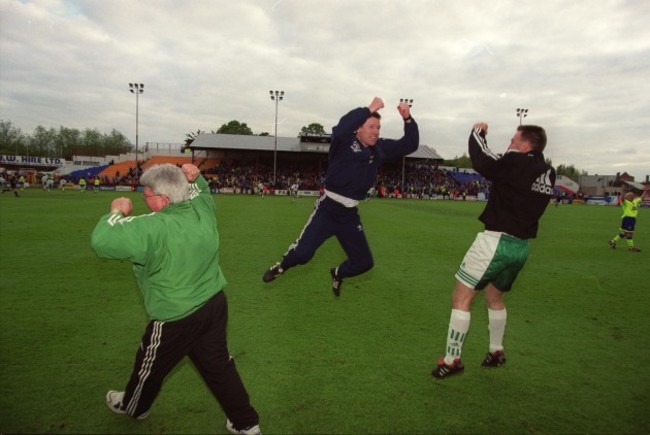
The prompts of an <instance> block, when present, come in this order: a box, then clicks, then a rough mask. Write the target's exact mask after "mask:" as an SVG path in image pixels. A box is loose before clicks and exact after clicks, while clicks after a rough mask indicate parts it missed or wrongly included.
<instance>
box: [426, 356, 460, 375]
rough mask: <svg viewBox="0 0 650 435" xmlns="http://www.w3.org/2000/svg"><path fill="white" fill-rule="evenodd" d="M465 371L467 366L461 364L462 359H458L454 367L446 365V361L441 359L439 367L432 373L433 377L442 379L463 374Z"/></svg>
mask: <svg viewBox="0 0 650 435" xmlns="http://www.w3.org/2000/svg"><path fill="white" fill-rule="evenodd" d="M463 370H465V366H464V365H463V363H462V362H460V358H456V359H455V360H454V362H453V364H452V365H447V364H445V359H444V358H440V359H439V360H438V365H437V366H435V367H434V368H433V370H432V371H431V376H433V377H434V378H438V379H442V378H446V377H447V376H451V375H455V374H460V373H463Z"/></svg>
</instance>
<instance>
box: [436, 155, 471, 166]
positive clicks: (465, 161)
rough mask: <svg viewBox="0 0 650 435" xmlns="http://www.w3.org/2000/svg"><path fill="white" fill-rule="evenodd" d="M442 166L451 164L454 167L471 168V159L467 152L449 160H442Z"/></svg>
mask: <svg viewBox="0 0 650 435" xmlns="http://www.w3.org/2000/svg"><path fill="white" fill-rule="evenodd" d="M442 166H452V167H454V168H471V167H472V159H470V158H469V156H468V155H467V154H463V155H462V156H460V157H458V156H456V157H454V158H453V159H451V160H444V161H443V162H442Z"/></svg>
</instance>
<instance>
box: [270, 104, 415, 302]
mask: <svg viewBox="0 0 650 435" xmlns="http://www.w3.org/2000/svg"><path fill="white" fill-rule="evenodd" d="M383 107H384V102H383V101H382V99H381V98H378V97H375V98H374V99H373V100H372V102H371V103H370V105H368V107H359V108H357V109H353V110H351V111H350V112H348V113H347V114H346V115H344V116H343V117H342V118H341V119H340V121H339V123H338V124H337V125H336V126H335V127H334V128H333V130H332V142H331V144H330V148H329V155H328V166H327V173H326V174H325V194H324V195H323V196H321V197H320V198H319V199H318V200H317V201H316V205H315V207H314V211H313V213H312V214H311V216H310V217H309V219H308V220H307V224H306V225H305V227H304V228H303V230H302V232H301V233H300V235H299V236H298V240H296V241H295V242H294V243H292V244H291V245H290V246H289V249H288V250H287V252H286V253H285V254H284V256H283V257H282V261H280V262H278V263H276V264H275V265H273V266H271V267H270V268H269V269H268V270H267V271H266V272H265V273H264V276H263V277H262V279H263V280H264V282H270V281H273V280H274V279H275V278H277V277H278V276H279V275H281V274H282V273H284V272H285V271H286V270H287V269H289V268H291V267H293V266H296V265H299V264H305V263H307V262H308V261H309V260H311V258H312V257H313V256H314V253H315V252H316V250H317V249H318V248H319V247H320V246H321V245H322V244H323V242H325V240H327V239H329V238H330V237H332V236H336V238H337V239H338V241H339V243H340V244H341V247H342V248H343V250H344V251H345V253H346V255H347V257H348V258H347V259H346V260H345V261H343V262H342V263H341V264H340V265H339V266H338V267H333V268H331V269H330V274H331V275H332V291H333V292H334V294H335V295H336V296H339V295H340V293H341V285H342V283H343V279H344V278H349V277H353V276H357V275H360V274H362V273H364V272H366V271H368V270H370V269H371V268H372V267H373V265H374V261H373V258H372V253H371V252H370V246H368V240H367V239H366V235H365V234H364V232H363V227H362V226H361V219H360V217H359V212H358V208H357V205H358V203H359V201H360V200H362V199H365V198H366V195H367V193H368V190H369V189H370V188H371V187H372V186H374V185H375V183H376V178H377V171H378V170H379V166H380V165H381V163H382V162H383V161H384V160H389V159H398V158H402V157H404V156H406V155H407V154H411V153H412V152H414V151H415V150H417V149H418V146H419V141H420V134H419V130H418V125H417V123H416V122H415V120H414V119H413V118H412V117H411V110H410V106H409V104H407V103H400V104H399V105H398V106H397V110H398V112H399V114H400V116H401V117H402V119H403V120H404V136H403V137H402V138H401V139H399V140H394V139H383V138H380V137H379V132H380V129H381V121H380V119H381V116H380V115H379V113H378V110H380V109H381V108H383Z"/></svg>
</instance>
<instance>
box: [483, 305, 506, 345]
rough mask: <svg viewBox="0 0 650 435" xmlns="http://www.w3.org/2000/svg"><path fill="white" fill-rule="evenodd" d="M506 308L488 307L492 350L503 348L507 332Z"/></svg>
mask: <svg viewBox="0 0 650 435" xmlns="http://www.w3.org/2000/svg"><path fill="white" fill-rule="evenodd" d="M507 318H508V313H507V312H506V309H505V308H504V309H503V310H491V309H489V308H488V320H489V325H488V330H489V331H490V352H496V351H498V350H501V351H502V350H503V336H504V335H505V333H506V319H507Z"/></svg>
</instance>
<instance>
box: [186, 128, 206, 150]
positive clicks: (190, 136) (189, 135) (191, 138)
mask: <svg viewBox="0 0 650 435" xmlns="http://www.w3.org/2000/svg"><path fill="white" fill-rule="evenodd" d="M201 133H205V131H201V129H198V130H196V133H194V132H191V131H190V132H189V133H187V134H186V135H185V146H186V147H188V146H190V145H191V144H192V142H194V139H196V138H197V137H198V136H199V135H200V134H201Z"/></svg>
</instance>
